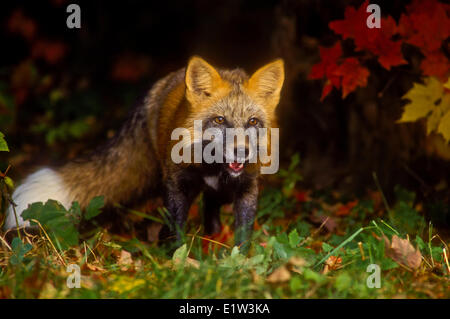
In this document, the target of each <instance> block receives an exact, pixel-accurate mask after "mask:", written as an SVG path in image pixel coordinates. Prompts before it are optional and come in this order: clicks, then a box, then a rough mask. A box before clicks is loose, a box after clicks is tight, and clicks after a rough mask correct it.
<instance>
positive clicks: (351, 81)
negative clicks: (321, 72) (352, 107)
mask: <svg viewBox="0 0 450 319" xmlns="http://www.w3.org/2000/svg"><path fill="white" fill-rule="evenodd" d="M335 74H336V75H337V76H339V77H341V79H342V82H341V83H342V98H345V97H346V96H347V95H348V94H349V93H351V92H353V91H354V90H356V88H357V87H358V86H360V87H365V86H366V85H367V78H368V77H369V75H370V72H369V70H368V69H367V68H366V67H363V66H362V65H361V64H360V63H359V61H358V59H356V58H347V59H345V60H344V61H343V62H342V64H341V65H339V67H338V69H336V71H335Z"/></svg>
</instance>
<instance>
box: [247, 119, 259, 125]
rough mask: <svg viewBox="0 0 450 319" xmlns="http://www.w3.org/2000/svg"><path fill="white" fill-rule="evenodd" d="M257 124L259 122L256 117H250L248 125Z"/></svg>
mask: <svg viewBox="0 0 450 319" xmlns="http://www.w3.org/2000/svg"><path fill="white" fill-rule="evenodd" d="M258 123H259V120H258V119H257V118H256V117H252V118H251V119H250V120H248V124H250V125H252V126H255V125H256V124H258Z"/></svg>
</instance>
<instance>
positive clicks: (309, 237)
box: [297, 216, 330, 247]
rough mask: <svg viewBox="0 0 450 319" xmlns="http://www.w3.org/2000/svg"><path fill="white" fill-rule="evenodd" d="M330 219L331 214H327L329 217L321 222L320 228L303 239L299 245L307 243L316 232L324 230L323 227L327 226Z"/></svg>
mask: <svg viewBox="0 0 450 319" xmlns="http://www.w3.org/2000/svg"><path fill="white" fill-rule="evenodd" d="M328 219H330V216H327V218H325V220H324V221H323V222H322V224H320V226H319V228H317V229H316V230H315V231H314V232H313V233H312V234H311V235H310V236H308V237H306V238H305V239H303V240H302V241H301V242H300V243H299V244H298V245H297V246H299V247H301V246H303V244H304V243H306V242H307V241H308V240H309V239H311V238H313V237H314V236H315V235H316V234H318V233H319V232H320V231H321V230H322V228H323V227H324V226H325V224H326V223H327V221H328Z"/></svg>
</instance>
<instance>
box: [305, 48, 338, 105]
mask: <svg viewBox="0 0 450 319" xmlns="http://www.w3.org/2000/svg"><path fill="white" fill-rule="evenodd" d="M319 55H320V60H321V61H320V62H319V63H317V64H315V65H313V66H312V68H311V72H310V73H309V78H310V79H322V78H326V79H327V82H326V83H325V86H324V87H323V90H322V96H321V98H320V100H323V99H324V98H325V97H326V96H327V95H328V94H329V93H330V92H331V90H332V89H333V86H334V87H335V88H337V89H339V88H340V86H341V79H340V78H339V77H338V76H336V75H335V71H336V69H337V68H338V65H337V61H338V59H339V58H340V57H341V56H342V47H341V42H340V41H338V42H336V44H335V45H334V46H333V47H331V48H325V47H319Z"/></svg>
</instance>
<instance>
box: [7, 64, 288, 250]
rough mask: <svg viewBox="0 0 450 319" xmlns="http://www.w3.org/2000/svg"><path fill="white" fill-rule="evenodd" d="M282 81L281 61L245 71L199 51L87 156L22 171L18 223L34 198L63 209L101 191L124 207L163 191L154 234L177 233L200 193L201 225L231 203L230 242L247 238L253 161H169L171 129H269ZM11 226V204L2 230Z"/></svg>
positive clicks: (209, 226)
mask: <svg viewBox="0 0 450 319" xmlns="http://www.w3.org/2000/svg"><path fill="white" fill-rule="evenodd" d="M283 81H284V65H283V61H282V60H281V59H279V60H276V61H274V62H272V63H269V64H267V65H265V66H263V67H262V68H260V69H258V70H257V71H256V72H255V73H254V74H253V75H252V76H250V77H249V76H248V75H247V74H246V73H245V72H244V71H243V70H241V69H234V70H219V69H215V68H214V67H212V66H211V65H210V64H208V63H207V62H206V61H205V60H203V59H201V58H200V57H192V58H191V59H190V60H189V62H188V65H187V67H186V68H183V69H180V70H178V71H176V72H173V73H170V74H169V75H167V76H166V77H164V78H162V79H161V80H159V81H157V82H156V83H155V84H154V85H153V87H152V88H151V90H150V91H149V93H148V95H147V96H146V98H145V100H144V102H143V103H142V104H141V105H139V106H138V107H137V108H136V109H135V110H133V112H132V113H130V116H129V118H128V120H127V121H126V122H125V124H124V125H123V126H122V128H121V129H120V130H119V131H118V133H117V134H116V136H115V137H113V138H112V139H111V140H110V141H108V142H107V143H106V144H104V145H102V146H100V147H99V148H98V149H96V150H95V151H94V152H93V153H91V154H89V155H88V156H83V157H80V158H78V159H76V160H73V161H71V162H68V163H67V164H65V165H63V166H61V167H59V168H42V169H40V170H38V171H37V172H35V173H33V174H31V175H29V176H28V177H27V178H26V179H25V180H24V182H23V183H22V184H21V185H20V186H19V187H18V188H17V189H16V190H15V192H14V194H13V201H14V203H15V204H16V206H15V210H16V213H17V215H18V221H19V225H18V226H28V224H27V223H28V222H27V221H26V222H24V220H23V219H22V218H21V216H20V215H21V213H22V211H23V210H25V209H26V208H27V207H28V204H30V203H33V202H46V201H47V200H48V199H54V200H57V201H59V202H60V203H61V204H62V205H63V206H65V207H66V208H69V207H70V205H71V203H72V202H73V201H78V203H79V204H80V206H81V207H82V208H83V207H86V205H87V204H88V202H89V200H90V199H91V198H93V197H94V196H98V195H103V196H104V198H105V203H106V206H108V205H110V206H112V205H113V204H116V203H119V204H122V205H125V206H126V205H131V204H133V203H137V202H138V201H140V200H144V199H148V198H150V197H154V196H162V198H163V203H164V206H165V207H166V208H167V211H168V213H169V214H168V220H169V223H168V225H166V226H165V227H164V228H163V229H162V231H161V233H160V238H167V237H172V236H173V235H175V237H177V238H178V239H180V230H182V229H183V227H184V225H185V222H186V219H187V213H188V210H189V208H190V206H191V204H192V202H193V201H194V199H195V198H196V197H197V195H198V194H199V193H200V192H203V194H204V195H203V198H204V210H205V215H204V231H205V233H207V234H211V233H215V232H217V231H219V230H220V228H221V223H220V216H219V212H220V207H221V205H223V204H226V203H233V210H234V215H235V244H236V245H239V244H242V243H243V242H245V241H248V239H249V238H250V237H249V236H250V235H251V231H252V228H253V222H254V217H255V213H256V209H257V197H258V177H259V175H260V172H259V170H258V168H259V167H260V166H261V165H263V164H261V163H260V162H256V163H250V162H249V161H248V160H247V159H246V160H245V161H240V162H237V161H236V160H232V161H228V162H226V163H210V164H208V163H205V162H202V163H174V161H173V160H172V158H171V150H172V148H173V146H174V145H175V144H176V142H177V141H175V140H173V139H172V132H173V130H174V129H175V128H186V129H188V130H189V131H191V132H193V130H194V121H198V120H201V121H202V123H203V128H202V129H203V130H206V129H207V128H211V127H213V128H215V129H218V130H221V131H223V132H224V135H225V134H226V133H225V129H228V128H244V129H245V128H249V127H254V128H272V127H275V126H276V119H275V109H276V107H277V105H278V102H279V99H280V91H281V88H282V85H283ZM13 227H16V218H15V216H14V212H13V209H12V207H11V206H10V207H9V208H8V212H7V219H6V222H5V228H6V229H9V228H13Z"/></svg>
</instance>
